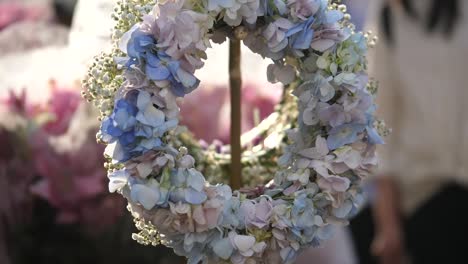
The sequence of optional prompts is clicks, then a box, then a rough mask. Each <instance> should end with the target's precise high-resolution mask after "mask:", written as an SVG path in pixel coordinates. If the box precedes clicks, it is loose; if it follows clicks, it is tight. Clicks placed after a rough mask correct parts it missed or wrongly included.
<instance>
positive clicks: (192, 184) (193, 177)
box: [169, 168, 207, 205]
mask: <svg viewBox="0 0 468 264" xmlns="http://www.w3.org/2000/svg"><path fill="white" fill-rule="evenodd" d="M171 186H172V187H174V189H173V190H172V191H171V193H170V198H169V199H170V201H171V202H174V203H177V202H185V203H189V204H195V205H198V204H202V203H203V202H204V201H205V200H206V199H207V196H206V193H205V192H204V191H203V189H204V186H205V178H204V177H203V175H202V174H201V173H200V172H199V171H197V170H196V169H193V168H192V169H178V170H175V171H174V172H173V173H172V175H171Z"/></svg>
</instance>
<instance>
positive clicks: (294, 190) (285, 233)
mask: <svg viewBox="0 0 468 264" xmlns="http://www.w3.org/2000/svg"><path fill="white" fill-rule="evenodd" d="M345 12H346V8H345V6H342V5H337V4H332V3H329V2H328V1H327V0H288V1H284V0H273V1H269V0H162V1H159V2H155V1H154V0H121V1H120V2H119V3H118V5H117V7H116V9H115V14H114V18H115V20H116V21H117V23H116V26H115V29H114V32H113V41H114V46H113V50H112V51H111V52H110V53H107V54H102V55H101V56H99V57H97V58H96V62H95V63H94V64H93V65H92V66H91V68H90V70H89V74H88V76H87V78H86V79H85V81H84V87H85V88H86V90H85V91H84V93H83V95H84V97H85V98H86V99H88V100H89V101H93V102H94V103H95V105H96V106H97V107H99V108H100V110H101V114H102V117H101V121H102V125H101V130H100V132H99V133H98V136H97V137H98V140H99V141H102V142H103V143H105V144H107V147H106V151H105V155H106V157H107V159H108V163H106V167H107V168H108V170H109V174H108V177H109V179H110V182H109V190H110V191H111V192H115V191H118V192H120V193H121V194H122V195H123V196H125V197H126V198H127V200H128V203H129V210H130V211H131V212H132V213H133V215H134V217H135V222H136V226H137V228H138V229H139V230H140V231H141V232H140V233H139V234H135V235H134V239H136V240H137V241H138V242H140V243H143V244H153V245H155V244H158V243H162V244H164V245H166V246H168V247H172V248H174V251H175V252H176V253H177V254H179V255H182V256H186V257H187V258H188V260H189V263H194V264H195V263H199V262H200V261H202V262H203V263H292V262H294V259H295V257H296V256H297V255H298V253H299V252H300V251H301V249H303V248H306V247H308V246H317V245H319V244H320V243H321V242H322V241H323V240H326V239H328V238H329V237H330V235H331V232H332V230H333V226H335V225H337V224H346V223H347V220H346V219H347V218H348V217H349V216H350V215H352V214H353V213H354V212H356V210H357V208H358V206H359V205H360V204H361V203H362V201H363V195H362V192H361V190H360V188H359V184H360V182H361V179H362V178H363V177H365V176H367V175H368V174H369V173H370V172H371V171H372V169H373V168H374V167H375V166H376V165H377V159H376V156H375V148H376V145H377V144H381V143H383V141H382V138H381V136H384V134H385V133H386V130H385V126H384V124H383V122H381V121H378V120H376V119H375V116H374V111H375V108H376V107H375V104H374V102H373V101H374V96H375V93H376V90H377V86H376V83H375V82H373V81H370V80H369V79H368V76H367V74H366V58H365V56H366V51H367V48H368V46H372V45H373V44H374V42H375V39H372V38H370V37H369V35H368V34H363V33H358V32H354V29H353V25H352V24H351V23H349V15H348V14H345ZM226 38H235V39H242V40H243V42H244V44H245V45H246V46H247V47H249V48H250V49H251V50H252V51H254V52H256V53H259V54H260V55H262V56H263V57H264V58H268V59H271V60H272V61H273V63H272V64H271V65H270V66H269V67H268V69H267V74H268V78H269V80H270V81H271V82H282V83H283V84H284V85H285V86H286V87H287V89H286V91H287V92H286V93H285V99H284V100H283V102H282V103H281V105H280V106H279V107H278V111H277V112H275V113H273V114H272V116H270V117H269V118H267V120H265V121H264V122H263V123H262V125H260V126H259V127H258V128H256V129H254V130H253V131H251V132H250V133H248V134H247V135H244V137H245V138H255V137H257V136H259V135H262V136H264V141H263V145H262V146H260V147H259V148H257V147H252V148H249V149H248V150H247V151H245V153H246V154H245V156H244V158H243V161H244V165H245V166H246V168H247V169H249V171H250V173H247V174H248V175H254V174H256V173H255V171H261V173H264V175H265V176H269V178H274V179H273V180H271V181H270V182H268V183H267V184H265V185H261V186H258V187H256V188H253V189H243V190H239V191H233V190H231V188H230V187H229V186H228V185H224V184H217V185H213V184H210V183H209V182H207V180H206V178H205V176H207V177H208V178H209V179H214V178H219V175H216V174H218V173H221V172H220V170H217V169H216V168H214V167H216V166H218V165H219V166H221V164H222V163H223V162H225V161H226V160H228V159H227V158H226V155H227V154H225V153H220V152H219V151H216V150H213V148H208V149H206V148H203V147H201V146H200V145H198V144H197V143H195V142H196V140H195V139H193V138H192V137H191V136H190V133H188V132H187V131H183V130H182V129H181V128H180V127H179V126H178V122H179V108H178V105H177V101H178V98H179V97H184V96H185V95H187V94H189V93H190V92H191V91H193V90H194V89H195V88H197V86H198V84H199V80H198V79H197V78H196V77H195V75H194V73H195V71H196V70H197V69H199V68H201V67H202V66H203V60H204V59H206V53H205V51H206V49H207V48H210V41H213V42H216V43H219V42H222V41H224V40H225V39H226ZM289 92H290V93H291V94H292V95H293V96H289ZM293 110H295V111H293ZM293 120H297V121H293ZM280 152H281V155H279V154H278V153H280ZM277 154H278V157H277V156H276V155H277ZM194 157H195V158H194ZM200 163H201V164H202V165H201V166H200ZM213 168H214V169H213ZM265 173H266V174H265ZM259 181H260V182H256V181H253V182H251V183H250V185H253V186H255V185H256V184H258V183H265V179H263V178H260V179H259Z"/></svg>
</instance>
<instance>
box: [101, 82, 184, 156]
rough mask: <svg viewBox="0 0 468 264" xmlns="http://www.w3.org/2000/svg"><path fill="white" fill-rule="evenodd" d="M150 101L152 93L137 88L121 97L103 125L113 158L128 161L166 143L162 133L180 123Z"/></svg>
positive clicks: (108, 151) (104, 137)
mask: <svg viewBox="0 0 468 264" xmlns="http://www.w3.org/2000/svg"><path fill="white" fill-rule="evenodd" d="M177 123H178V122H177V119H170V120H168V119H167V117H166V116H165V114H164V112H163V111H161V110H160V109H158V108H157V107H156V106H155V105H153V104H152V103H151V94H150V93H148V92H146V91H139V90H134V91H131V92H129V93H128V94H127V96H126V97H125V98H122V99H119V100H118V101H117V102H116V103H115V106H114V111H113V113H112V114H111V115H110V116H109V117H106V118H105V119H104V121H103V122H102V125H101V133H102V135H103V140H104V141H105V142H107V143H108V144H109V145H108V147H107V148H106V153H107V154H108V155H110V156H111V157H112V158H113V160H114V162H125V161H127V160H129V159H130V158H132V157H136V156H139V155H141V154H144V153H146V152H147V151H149V150H152V149H160V148H162V147H163V143H162V141H161V137H162V136H163V135H164V134H165V133H166V132H167V131H169V130H171V129H173V128H175V127H176V126H177Z"/></svg>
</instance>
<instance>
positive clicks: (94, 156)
mask: <svg viewBox="0 0 468 264" xmlns="http://www.w3.org/2000/svg"><path fill="white" fill-rule="evenodd" d="M30 143H31V144H32V145H33V146H32V147H33V159H34V165H35V169H36V171H37V172H38V174H39V175H41V176H42V177H43V178H42V179H41V180H40V181H39V182H37V183H36V184H34V185H33V186H32V188H31V190H32V192H33V193H34V194H36V195H38V196H39V197H41V198H43V199H45V200H47V201H48V202H49V203H50V204H51V205H52V206H53V207H55V208H57V209H58V210H59V214H58V216H57V221H58V222H60V223H72V222H76V221H79V220H80V218H81V217H82V209H83V207H84V206H85V205H86V203H87V202H91V203H96V202H97V201H95V200H94V199H95V198H96V197H97V196H99V195H100V194H102V193H104V191H105V190H106V188H105V179H106V172H105V170H104V168H103V167H102V164H103V163H104V159H103V157H102V155H101V153H102V151H103V148H102V146H100V145H98V144H97V143H96V142H95V140H94V137H92V135H90V137H89V138H88V139H87V141H85V142H84V143H83V144H82V145H81V146H80V147H79V148H78V149H71V150H67V151H65V152H59V151H57V150H56V149H54V147H53V146H51V145H50V144H49V138H48V135H46V134H45V133H44V132H43V131H38V132H37V133H35V134H34V135H33V136H32V138H31V141H30Z"/></svg>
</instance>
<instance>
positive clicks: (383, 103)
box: [369, 35, 403, 176]
mask: <svg viewBox="0 0 468 264" xmlns="http://www.w3.org/2000/svg"><path fill="white" fill-rule="evenodd" d="M379 39H380V41H378V43H377V46H376V47H375V48H373V49H371V50H370V53H369V73H370V76H371V77H373V78H375V79H376V80H377V81H378V83H379V89H378V94H377V107H378V108H377V115H378V117H379V118H381V119H383V120H384V121H385V123H386V124H387V127H389V128H390V129H391V130H392V133H391V134H390V135H389V136H388V137H386V138H385V139H384V140H385V144H384V145H380V146H379V147H378V149H377V151H378V155H379V158H380V162H379V169H378V170H377V176H386V175H393V174H394V172H395V171H396V170H397V168H398V166H399V165H398V150H399V149H400V148H399V142H398V141H399V140H398V137H397V136H398V133H399V130H400V129H399V128H400V123H401V117H402V108H401V107H400V106H399V102H401V91H402V89H403V87H402V83H401V81H400V79H399V75H398V68H397V64H396V61H395V57H396V56H395V55H394V54H393V53H394V52H395V51H394V50H393V48H395V47H391V46H389V44H388V43H386V41H385V40H384V36H382V35H380V37H379Z"/></svg>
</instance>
